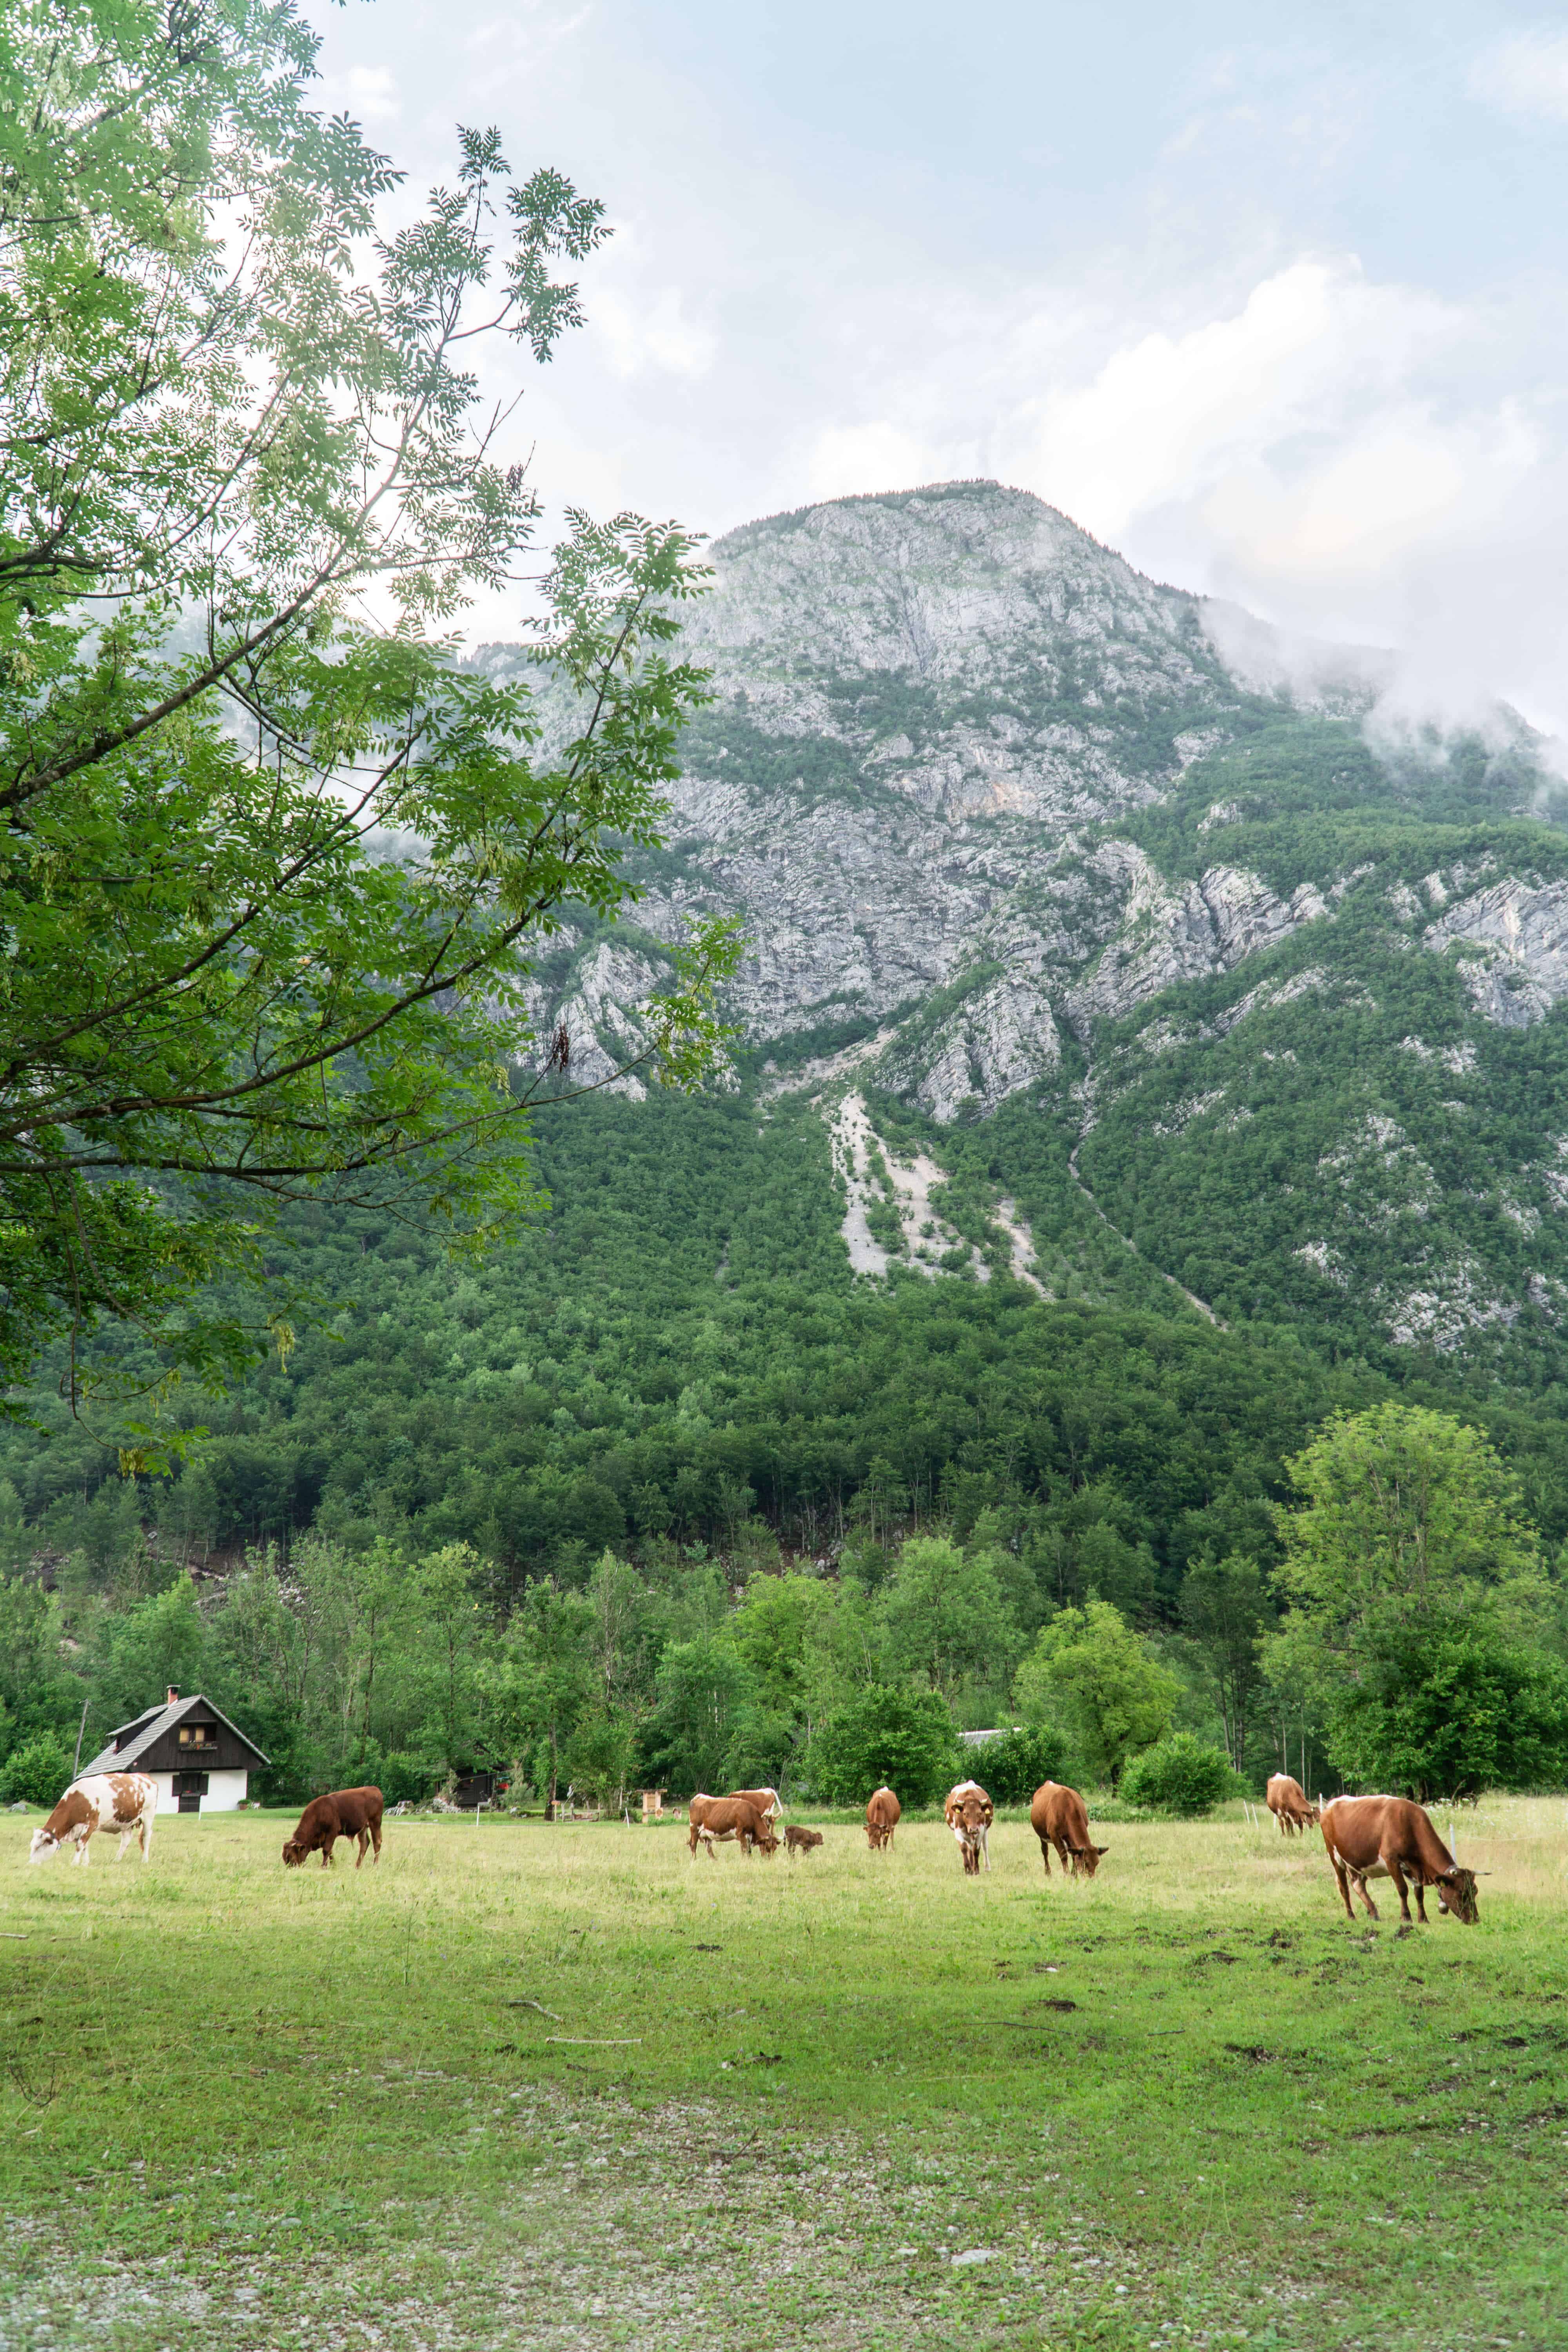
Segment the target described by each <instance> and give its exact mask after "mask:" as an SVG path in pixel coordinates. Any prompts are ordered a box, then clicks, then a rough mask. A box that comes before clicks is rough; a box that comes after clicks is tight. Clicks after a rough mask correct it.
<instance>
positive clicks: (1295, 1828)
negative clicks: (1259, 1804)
mask: <svg viewBox="0 0 1568 2352" xmlns="http://www.w3.org/2000/svg"><path fill="white" fill-rule="evenodd" d="M1263 1801H1264V1803H1265V1804H1266V1805H1267V1806H1268V1810H1269V1811H1270V1812H1271V1813H1272V1814H1273V1816H1274V1818H1275V1820H1276V1821H1277V1822H1279V1834H1280V1836H1281V1837H1296V1836H1297V1835H1299V1834H1300V1833H1303V1832H1306V1831H1307V1830H1309V1829H1310V1827H1311V1825H1312V1823H1313V1822H1315V1821H1316V1820H1317V1819H1318V1808H1317V1807H1316V1805H1314V1804H1313V1802H1312V1801H1311V1799H1310V1797H1309V1796H1308V1794H1307V1791H1306V1790H1305V1789H1303V1788H1302V1786H1301V1783H1300V1780H1292V1779H1291V1778H1290V1775H1289V1772H1276V1773H1275V1774H1274V1775H1273V1777H1272V1779H1271V1780H1270V1781H1269V1783H1268V1788H1267V1789H1266V1790H1264V1792H1263Z"/></svg>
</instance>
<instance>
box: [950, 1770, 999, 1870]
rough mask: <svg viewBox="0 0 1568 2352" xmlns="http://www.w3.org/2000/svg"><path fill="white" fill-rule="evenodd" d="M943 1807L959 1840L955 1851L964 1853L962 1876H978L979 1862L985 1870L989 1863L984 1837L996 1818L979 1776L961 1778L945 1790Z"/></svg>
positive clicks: (954, 1834)
mask: <svg viewBox="0 0 1568 2352" xmlns="http://www.w3.org/2000/svg"><path fill="white" fill-rule="evenodd" d="M942 1810H943V1811H944V1812H945V1813H946V1815H947V1825H948V1828H949V1829H950V1830H951V1831H952V1834H953V1836H954V1837H955V1838H956V1840H957V1841H958V1851H959V1853H961V1854H962V1855H963V1874H964V1876H965V1877H966V1878H977V1877H978V1876H979V1875H980V1865H981V1864H982V1863H984V1864H985V1867H986V1869H987V1870H989V1869H990V1867H991V1854H990V1850H989V1847H988V1844H987V1840H988V1839H989V1837H990V1834H991V1824H992V1822H994V1820H995V1818H996V1808H995V1806H994V1804H993V1803H992V1801H991V1800H990V1798H989V1797H988V1796H987V1795H986V1793H985V1791H984V1789H983V1788H982V1787H981V1785H980V1783H979V1781H978V1780H961V1781H960V1782H959V1783H958V1786H957V1787H956V1788H955V1789H950V1790H948V1792H947V1803H946V1805H945V1806H944V1807H943V1808H942Z"/></svg>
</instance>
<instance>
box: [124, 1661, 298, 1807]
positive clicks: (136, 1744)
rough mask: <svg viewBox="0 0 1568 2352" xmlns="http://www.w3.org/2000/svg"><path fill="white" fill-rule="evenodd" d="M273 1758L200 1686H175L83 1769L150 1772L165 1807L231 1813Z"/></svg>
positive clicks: (159, 1804)
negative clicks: (190, 1689) (193, 1690)
mask: <svg viewBox="0 0 1568 2352" xmlns="http://www.w3.org/2000/svg"><path fill="white" fill-rule="evenodd" d="M267 1763H268V1758H267V1757H265V1756H264V1755H263V1754H262V1752H261V1750H260V1748H258V1746H257V1745H256V1742H255V1741H254V1739H247V1738H246V1736H245V1734H244V1732H243V1731H238V1730H237V1729H236V1728H235V1727H234V1725H233V1724H232V1723H230V1721H229V1719H228V1717H227V1716H226V1715H220V1714H219V1712H218V1710H217V1708H216V1706H214V1705H213V1703H212V1701H211V1699H210V1698H203V1697H202V1696H201V1694H200V1693H199V1692H198V1693H197V1694H196V1695H195V1697H194V1698H182V1697H181V1696H180V1694H179V1692H178V1691H177V1690H171V1691H170V1693H169V1696H168V1697H167V1699H166V1700H165V1702H164V1704H163V1706H154V1707H150V1708H149V1709H148V1711H147V1713H146V1714H145V1715H139V1716H138V1717H136V1719H135V1721H134V1722H133V1723H122V1724H121V1727H120V1728H119V1730H118V1731H114V1732H111V1733H110V1738H109V1744H108V1746H107V1747H106V1748H101V1749H100V1752H99V1753H98V1755H96V1756H95V1757H94V1758H93V1759H92V1761H91V1763H90V1764H84V1765H83V1766H82V1768H81V1770H80V1772H79V1774H78V1778H79V1780H86V1778H87V1777H88V1775H89V1773H90V1772H145V1773H146V1774H147V1775H148V1776H149V1778H150V1779H152V1780H156V1782H157V1783H158V1810H159V1811H160V1812H174V1811H179V1812H182V1813H232V1812H233V1811H234V1810H235V1808H236V1806H237V1805H243V1804H244V1803H245V1802H246V1801H247V1798H248V1796H249V1794H250V1775H251V1773H252V1772H254V1771H257V1770H259V1769H262V1768H264V1767H265V1766H266V1764H267Z"/></svg>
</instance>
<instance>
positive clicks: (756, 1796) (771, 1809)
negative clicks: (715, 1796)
mask: <svg viewBox="0 0 1568 2352" xmlns="http://www.w3.org/2000/svg"><path fill="white" fill-rule="evenodd" d="M730 1794H731V1797H736V1798H740V1799H742V1800H743V1801H744V1802H745V1803H746V1804H748V1805H755V1807H756V1809H757V1811H758V1813H759V1814H760V1815H761V1816H762V1819H763V1821H764V1822H766V1823H767V1825H768V1827H769V1829H775V1828H776V1827H777V1825H778V1818H779V1815H780V1814H781V1813H782V1812H783V1811H784V1806H783V1805H782V1803H781V1802H780V1801H779V1792H778V1790H776V1789H731V1790H730Z"/></svg>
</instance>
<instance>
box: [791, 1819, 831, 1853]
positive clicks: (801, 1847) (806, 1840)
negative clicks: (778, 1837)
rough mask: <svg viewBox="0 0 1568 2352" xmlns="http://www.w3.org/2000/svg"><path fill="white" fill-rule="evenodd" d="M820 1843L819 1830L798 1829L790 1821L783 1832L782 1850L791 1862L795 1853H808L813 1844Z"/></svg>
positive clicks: (820, 1834)
mask: <svg viewBox="0 0 1568 2352" xmlns="http://www.w3.org/2000/svg"><path fill="white" fill-rule="evenodd" d="M821 1843H822V1832H821V1831H820V1830H798V1829H796V1827H795V1823H794V1822H791V1823H790V1825H789V1827H788V1829H787V1830H785V1832H784V1852H785V1853H787V1854H788V1856H789V1858H790V1860H791V1861H792V1862H793V1861H794V1860H795V1855H796V1854H797V1853H810V1852H811V1849H812V1847H813V1846H814V1845H820V1844H821Z"/></svg>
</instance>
